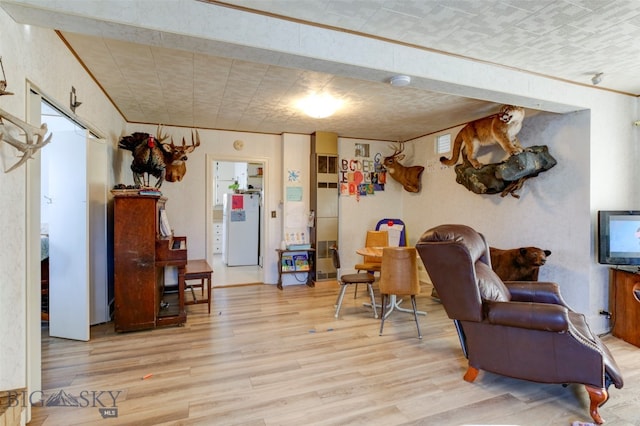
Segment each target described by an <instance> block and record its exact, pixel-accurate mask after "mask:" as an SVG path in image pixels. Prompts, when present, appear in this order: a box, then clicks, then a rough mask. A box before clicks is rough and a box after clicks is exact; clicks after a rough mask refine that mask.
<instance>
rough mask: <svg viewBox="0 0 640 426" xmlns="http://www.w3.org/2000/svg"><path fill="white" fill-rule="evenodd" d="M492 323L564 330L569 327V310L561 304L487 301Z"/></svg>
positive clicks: (489, 317) (488, 315) (488, 316)
mask: <svg viewBox="0 0 640 426" xmlns="http://www.w3.org/2000/svg"><path fill="white" fill-rule="evenodd" d="M485 309H486V311H487V319H488V320H489V322H490V323H491V324H494V325H504V326H507V327H518V328H526V329H530V330H543V331H555V332H563V331H567V329H568V328H569V310H568V309H567V308H566V307H564V306H560V305H554V304H546V303H527V302H513V301H511V302H506V303H505V302H487V303H486V304H485Z"/></svg>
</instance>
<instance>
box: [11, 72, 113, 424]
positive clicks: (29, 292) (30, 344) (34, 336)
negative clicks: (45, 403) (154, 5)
mask: <svg viewBox="0 0 640 426" xmlns="http://www.w3.org/2000/svg"><path fill="white" fill-rule="evenodd" d="M25 83H26V84H25V117H26V121H27V123H29V124H33V125H37V126H40V125H41V124H42V123H41V121H42V119H41V106H40V105H41V102H42V100H46V101H47V102H48V103H49V104H51V105H52V106H54V107H55V108H56V109H57V110H58V111H60V112H61V113H62V114H64V115H66V116H67V117H69V118H70V119H72V120H74V121H76V122H77V123H78V124H80V125H81V126H83V127H84V128H85V129H87V130H88V131H89V132H91V133H92V134H94V135H95V136H96V137H98V138H100V139H105V137H104V135H103V134H102V132H100V131H98V130H96V128H95V127H94V126H91V125H89V124H87V123H86V122H84V121H83V120H81V119H79V118H78V117H77V116H75V114H73V113H72V112H71V110H70V109H69V108H67V107H65V106H64V105H62V104H61V103H59V102H56V101H55V100H54V97H53V96H49V95H47V93H46V92H45V91H43V90H41V89H40V88H39V87H38V86H37V85H36V84H34V83H33V82H32V81H31V80H29V79H27V80H26V82H25ZM40 160H41V154H40V152H37V153H36V154H35V155H34V156H33V157H32V158H31V159H30V160H29V161H27V162H26V164H25V175H26V179H25V180H26V187H25V191H26V194H25V204H26V205H25V230H26V232H25V233H26V244H25V246H26V247H25V256H26V259H25V269H26V271H25V281H26V283H27V289H26V333H27V339H26V340H27V366H26V367H27V387H28V392H34V391H39V390H41V389H42V344H41V342H42V331H41V319H40V312H41V306H40V301H41V297H42V294H41V291H40V279H41V276H40V225H41V224H40V219H41V217H40V203H41V199H42V196H41V194H42V192H41V189H42V188H41V168H42V164H41V161H40ZM16 173H18V171H16ZM26 421H27V422H29V421H31V405H30V404H27V407H26Z"/></svg>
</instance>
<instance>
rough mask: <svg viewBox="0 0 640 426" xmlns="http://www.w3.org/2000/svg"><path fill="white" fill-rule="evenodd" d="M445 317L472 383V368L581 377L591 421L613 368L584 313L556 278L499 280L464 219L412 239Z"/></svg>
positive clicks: (613, 378)
mask: <svg viewBox="0 0 640 426" xmlns="http://www.w3.org/2000/svg"><path fill="white" fill-rule="evenodd" d="M416 249H417V250H418V253H419V254H420V257H421V259H422V262H423V263H424V266H425V268H426V270H427V273H428V274H429V277H430V278H431V282H432V283H433V286H434V287H435V289H436V290H437V292H438V295H439V297H440V300H441V301H442V304H443V306H444V309H445V311H446V313H447V315H448V316H449V318H451V319H453V320H454V323H455V325H456V329H457V331H458V335H459V337H460V343H461V345H462V350H463V352H464V354H465V356H466V357H467V358H468V360H469V367H468V369H467V372H466V374H465V375H464V379H465V380H466V381H468V382H472V381H474V380H475V378H476V377H477V375H478V371H479V370H485V371H490V372H493V373H496V374H501V375H504V376H509V377H513V378H517V379H524V380H530V381H534V382H541V383H559V384H568V383H580V384H584V385H585V387H586V389H587V392H588V393H589V399H590V407H589V410H590V414H591V417H592V418H593V420H594V421H595V422H596V423H598V424H601V423H602V422H603V420H602V418H601V417H600V414H599V413H598V407H599V406H601V405H602V404H604V403H605V402H606V401H607V399H608V398H609V394H608V388H609V386H610V385H611V384H614V385H615V387H616V388H618V389H619V388H622V385H623V381H622V376H621V374H620V370H619V368H618V366H617V365H616V362H615V360H614V359H613V356H612V355H611V353H610V352H609V350H608V349H607V347H606V346H605V345H604V344H603V343H602V342H601V341H600V339H599V338H598V336H597V335H595V334H593V333H592V332H591V330H590V329H589V326H588V325H587V322H586V320H585V317H584V315H582V314H579V313H576V312H573V311H572V310H571V308H570V307H568V306H567V304H566V303H565V302H564V300H563V299H562V296H561V295H560V292H559V289H558V286H557V284H555V283H545V282H526V281H519V282H515V281H514V282H506V283H503V282H502V280H500V278H499V277H498V276H497V275H496V274H495V273H494V272H493V270H492V269H491V258H490V255H489V247H488V245H487V243H486V241H485V239H484V237H483V236H482V235H481V234H479V233H478V232H476V231H474V230H473V229H472V228H470V227H468V226H465V225H441V226H437V227H435V228H432V229H430V230H428V231H426V232H425V233H424V234H423V235H422V236H421V237H420V240H419V241H418V243H417V244H416Z"/></svg>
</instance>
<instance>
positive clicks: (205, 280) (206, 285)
mask: <svg viewBox="0 0 640 426" xmlns="http://www.w3.org/2000/svg"><path fill="white" fill-rule="evenodd" d="M212 273H213V268H211V266H209V264H208V263H207V261H206V260H204V259H197V260H189V261H188V262H187V266H186V268H185V272H184V281H185V291H186V290H191V295H192V296H193V300H185V302H184V304H185V305H196V304H199V303H206V304H207V306H208V312H209V313H211V274H212ZM189 280H200V282H199V283H198V284H189V283H188V281H189ZM198 287H199V288H200V290H201V292H202V295H203V296H204V291H205V290H206V291H207V295H206V298H203V299H198V298H197V297H196V292H195V290H194V288H198Z"/></svg>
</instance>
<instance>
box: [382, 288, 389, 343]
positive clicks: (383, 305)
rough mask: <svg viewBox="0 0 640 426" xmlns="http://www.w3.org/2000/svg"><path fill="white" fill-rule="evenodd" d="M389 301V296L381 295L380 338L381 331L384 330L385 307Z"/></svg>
mask: <svg viewBox="0 0 640 426" xmlns="http://www.w3.org/2000/svg"><path fill="white" fill-rule="evenodd" d="M388 301H389V295H388V294H383V295H382V313H381V314H380V315H382V320H381V321H380V336H382V329H383V328H384V317H385V311H386V309H385V307H386V306H387V302H388Z"/></svg>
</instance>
